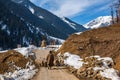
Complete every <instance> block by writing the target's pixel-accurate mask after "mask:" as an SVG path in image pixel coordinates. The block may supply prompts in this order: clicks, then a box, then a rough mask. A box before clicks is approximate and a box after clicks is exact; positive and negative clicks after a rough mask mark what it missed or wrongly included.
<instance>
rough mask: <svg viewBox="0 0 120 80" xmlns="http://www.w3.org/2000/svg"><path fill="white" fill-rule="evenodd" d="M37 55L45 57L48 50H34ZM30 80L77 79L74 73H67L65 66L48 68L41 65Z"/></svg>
mask: <svg viewBox="0 0 120 80" xmlns="http://www.w3.org/2000/svg"><path fill="white" fill-rule="evenodd" d="M35 52H36V54H37V57H38V58H39V57H40V56H41V57H44V58H45V57H46V56H47V54H48V52H49V50H36V51H35ZM32 80H79V79H77V78H76V77H75V76H74V75H72V74H70V73H68V72H67V71H66V69H65V68H60V69H56V68H55V69H52V70H48V69H47V68H45V67H41V68H40V71H39V72H38V73H37V74H36V76H35V77H34V78H33V79H32Z"/></svg>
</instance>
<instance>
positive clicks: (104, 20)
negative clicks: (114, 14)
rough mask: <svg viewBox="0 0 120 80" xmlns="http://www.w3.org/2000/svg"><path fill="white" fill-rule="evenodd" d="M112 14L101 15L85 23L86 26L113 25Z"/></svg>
mask: <svg viewBox="0 0 120 80" xmlns="http://www.w3.org/2000/svg"><path fill="white" fill-rule="evenodd" d="M111 21H112V18H111V16H100V17H98V18H96V19H94V20H92V21H90V22H88V23H86V24H85V25H84V27H85V28H91V29H93V28H99V27H104V26H109V25H111Z"/></svg>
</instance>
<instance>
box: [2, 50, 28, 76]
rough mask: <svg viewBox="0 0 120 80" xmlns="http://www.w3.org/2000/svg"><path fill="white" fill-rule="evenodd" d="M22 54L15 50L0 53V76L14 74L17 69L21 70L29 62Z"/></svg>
mask: <svg viewBox="0 0 120 80" xmlns="http://www.w3.org/2000/svg"><path fill="white" fill-rule="evenodd" d="M29 60H30V59H29V58H25V57H24V56H23V55H22V54H20V53H19V52H17V51H15V50H9V51H7V52H3V53H0V74H4V73H6V72H14V71H15V70H17V69H23V68H25V67H26V64H27V63H28V62H29Z"/></svg>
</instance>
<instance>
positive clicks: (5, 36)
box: [0, 0, 84, 49]
mask: <svg viewBox="0 0 120 80" xmlns="http://www.w3.org/2000/svg"><path fill="white" fill-rule="evenodd" d="M71 22H72V21H71ZM74 24H75V23H74ZM77 26H79V27H81V25H79V24H77ZM82 27H83V26H82ZM81 31H84V30H81ZM75 32H77V30H75V29H73V28H72V27H71V26H70V25H69V24H68V23H66V22H64V21H63V20H62V19H61V18H59V17H57V16H55V15H53V14H52V13H50V12H48V11H47V10H44V9H42V8H40V7H37V6H35V5H34V4H33V3H31V2H30V1H29V0H7V1H5V0H0V48H1V47H2V48H3V49H8V48H15V47H16V45H17V44H21V45H23V46H25V45H29V44H30V42H34V43H36V44H37V45H39V43H40V41H41V40H42V39H43V38H45V39H46V38H47V40H50V37H49V36H53V37H57V38H61V39H66V38H67V37H68V36H69V35H70V34H72V33H75ZM13 43H14V44H13Z"/></svg>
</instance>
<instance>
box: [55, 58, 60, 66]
mask: <svg viewBox="0 0 120 80" xmlns="http://www.w3.org/2000/svg"><path fill="white" fill-rule="evenodd" d="M54 64H55V66H56V67H57V68H59V66H60V62H59V60H58V58H56V59H55V61H54Z"/></svg>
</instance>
